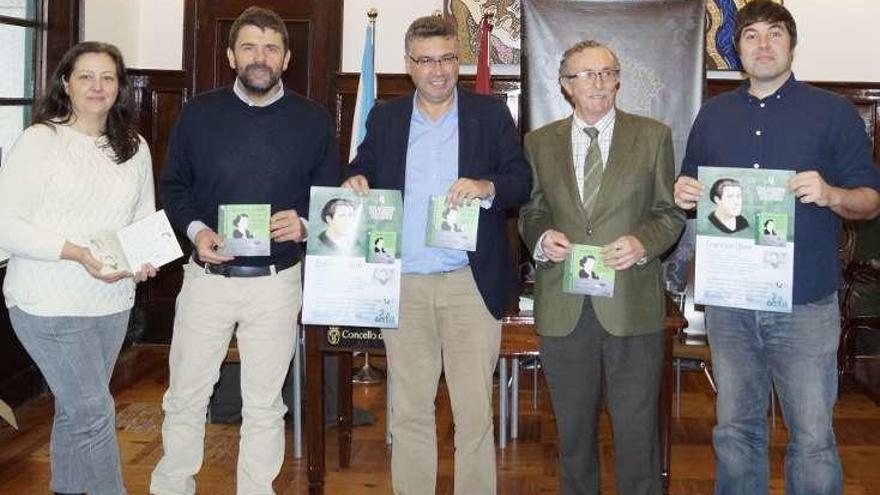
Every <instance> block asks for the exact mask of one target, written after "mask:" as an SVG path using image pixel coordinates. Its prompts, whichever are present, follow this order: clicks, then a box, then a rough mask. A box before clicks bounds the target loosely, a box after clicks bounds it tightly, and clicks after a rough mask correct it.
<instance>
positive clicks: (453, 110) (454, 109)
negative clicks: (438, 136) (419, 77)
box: [412, 88, 458, 124]
mask: <svg viewBox="0 0 880 495" xmlns="http://www.w3.org/2000/svg"><path fill="white" fill-rule="evenodd" d="M412 116H413V118H416V119H419V120H420V121H424V122H434V123H437V124H439V123H440V122H443V121H444V120H445V119H448V118H449V117H452V116H455V117H457V116H458V88H455V89H453V90H452V105H449V108H448V109H447V110H446V112H445V113H444V114H443V115H441V116H440V118H439V119H437V120H436V121H432V120H431V119H429V118H428V116H427V115H425V114H424V113H422V109H421V108H419V90H415V92H413V113H412Z"/></svg>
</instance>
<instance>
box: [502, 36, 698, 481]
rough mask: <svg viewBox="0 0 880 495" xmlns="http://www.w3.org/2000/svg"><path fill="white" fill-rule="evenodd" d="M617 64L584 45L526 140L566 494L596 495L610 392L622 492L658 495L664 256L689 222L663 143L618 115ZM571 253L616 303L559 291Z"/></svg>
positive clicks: (529, 209) (529, 236)
mask: <svg viewBox="0 0 880 495" xmlns="http://www.w3.org/2000/svg"><path fill="white" fill-rule="evenodd" d="M619 75H620V64H619V62H618V60H617V56H616V55H615V54H614V52H612V51H611V50H610V49H609V48H608V47H606V46H604V45H602V44H601V43H598V42H596V41H592V40H587V41H582V42H580V43H577V44H575V45H574V46H572V47H570V48H569V49H568V50H566V51H565V54H564V55H563V57H562V61H561V62H560V67H559V81H560V84H561V85H562V89H563V90H564V91H565V94H566V96H567V97H568V98H569V100H570V102H571V103H572V104H573V106H574V112H573V114H572V115H571V116H570V117H567V118H565V119H562V120H559V121H556V122H552V123H550V124H548V125H546V126H544V127H542V128H540V129H538V130H536V131H534V132H531V133H529V134H528V135H527V136H526V139H525V148H526V158H527V159H528V160H529V162H530V163H531V165H532V169H533V173H534V187H533V189H532V195H531V200H530V201H529V203H528V204H527V205H526V206H525V207H523V209H522V212H521V214H520V223H519V227H520V233H521V234H522V238H523V240H524V241H525V243H526V246H528V247H529V248H530V249H533V250H534V251H533V253H534V258H535V261H537V262H538V269H537V274H536V285H535V318H536V328H537V329H538V333H540V334H541V335H542V339H541V359H542V362H543V363H544V372H545V373H546V378H547V384H548V385H549V387H550V399H551V401H552V402H553V410H554V412H555V414H556V425H557V429H558V434H559V462H560V476H561V493H562V494H563V495H575V494H577V495H586V494H595V495H598V494H599V490H600V486H601V484H600V480H599V455H598V445H597V443H598V438H597V432H598V427H597V423H598V419H599V410H600V403H601V396H602V389H603V386H602V385H603V383H602V381H603V378H604V381H605V390H606V394H605V395H606V402H607V406H608V411H609V413H610V414H611V421H612V425H613V428H614V455H615V467H616V471H617V486H618V490H619V492H620V493H623V494H626V495H646V494H660V493H661V491H662V483H661V472H660V463H661V457H660V443H659V428H658V424H657V422H658V415H657V403H658V398H659V391H660V377H661V364H662V359H663V335H662V329H663V317H664V313H665V305H664V293H663V286H662V285H661V280H662V266H661V263H660V255H661V254H663V252H665V251H666V250H667V249H668V248H669V247H670V246H672V245H673V244H674V243H675V241H676V240H677V239H678V236H679V234H680V233H681V230H682V228H683V227H684V216H683V214H682V213H681V212H680V211H678V209H677V208H676V207H675V205H674V203H673V199H672V182H673V179H674V174H675V166H674V159H673V153H672V132H671V130H670V129H669V127H667V126H665V125H663V124H661V123H660V122H656V121H654V120H651V119H648V118H645V117H639V116H636V115H631V114H628V113H626V112H623V111H620V110H617V109H616V108H615V99H616V96H617V90H618V88H619V87H620V82H619ZM575 244H586V245H593V246H600V247H601V260H602V262H603V263H604V264H605V265H607V266H608V267H610V268H612V269H614V270H615V284H614V294H613V297H610V298H608V297H598V296H585V295H580V294H570V293H566V292H563V273H564V266H565V264H564V263H563V262H564V261H565V260H566V258H569V257H571V256H572V247H573V245H575Z"/></svg>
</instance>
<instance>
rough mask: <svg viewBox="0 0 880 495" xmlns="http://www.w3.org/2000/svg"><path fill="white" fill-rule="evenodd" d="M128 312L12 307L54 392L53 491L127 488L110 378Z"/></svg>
mask: <svg viewBox="0 0 880 495" xmlns="http://www.w3.org/2000/svg"><path fill="white" fill-rule="evenodd" d="M128 315H129V311H123V312H120V313H115V314H111V315H107V316H96V317H75V316H36V315H32V314H28V313H25V312H24V311H22V310H20V309H18V308H10V309H9V319H10V320H11V322H12V328H13V330H14V331H15V335H16V336H18V340H20V341H21V343H22V345H23V346H24V348H25V350H27V352H28V354H30V356H31V358H33V360H34V362H36V363H37V367H39V368H40V371H41V372H42V373H43V377H44V378H45V379H46V382H47V383H48V384H49V389H51V390H52V394H53V395H54V396H55V420H54V423H53V425H52V440H51V462H52V481H51V486H50V488H51V490H52V491H55V492H61V493H84V492H85V493H88V494H89V495H120V494H124V493H125V487H124V486H123V484H122V468H121V465H120V462H119V445H118V444H117V441H116V407H115V405H114V403H113V397H112V396H111V395H110V377H111V376H112V374H113V366H114V364H116V357H117V356H118V355H119V349H120V348H121V347H122V341H123V340H124V339H125V331H126V328H127V327H128Z"/></svg>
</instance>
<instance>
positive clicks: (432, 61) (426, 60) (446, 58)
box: [407, 54, 458, 69]
mask: <svg viewBox="0 0 880 495" xmlns="http://www.w3.org/2000/svg"><path fill="white" fill-rule="evenodd" d="M407 57H409V59H410V60H412V63H414V64H416V66H418V67H420V68H422V69H427V68H429V67H437V66H438V65H439V66H442V67H450V66H452V64H454V63H456V62H458V55H453V54H449V55H443V56H442V57H440V58H432V57H419V58H413V57H412V56H411V55H407Z"/></svg>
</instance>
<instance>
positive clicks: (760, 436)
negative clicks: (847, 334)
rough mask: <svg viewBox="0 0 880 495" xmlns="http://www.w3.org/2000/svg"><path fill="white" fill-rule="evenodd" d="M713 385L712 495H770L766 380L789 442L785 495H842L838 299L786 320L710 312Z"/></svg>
mask: <svg viewBox="0 0 880 495" xmlns="http://www.w3.org/2000/svg"><path fill="white" fill-rule="evenodd" d="M706 329H707V331H708V334H709V344H710V346H711V349H712V366H713V370H714V375H715V380H716V382H717V384H718V400H717V404H716V412H717V420H718V424H717V426H716V427H715V431H714V435H713V441H714V445H715V455H716V457H717V467H716V480H715V493H716V495H765V494H767V493H768V491H769V479H768V478H769V461H768V450H769V427H768V424H767V409H768V407H769V400H770V384H771V380H772V383H773V385H774V387H775V389H776V393H777V395H778V397H779V402H780V404H781V405H782V414H783V417H784V419H785V424H786V426H787V427H788V432H789V443H788V451H787V452H786V455H785V485H786V486H785V488H786V490H785V493H786V494H787V495H839V494H841V493H843V486H842V485H843V481H842V478H843V475H842V472H841V467H840V457H839V455H838V452H837V442H836V441H835V438H834V430H833V428H832V415H833V411H834V403H835V401H836V400H837V344H838V339H839V337H840V318H839V314H838V306H837V295H836V294H832V295H830V296H827V297H825V298H823V299H820V300H818V301H816V302H814V303H809V304H800V305H795V306H794V309H793V311H792V312H791V313H771V312H765V311H752V310H743V309H734V308H722V307H716V306H712V307H707V308H706Z"/></svg>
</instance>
